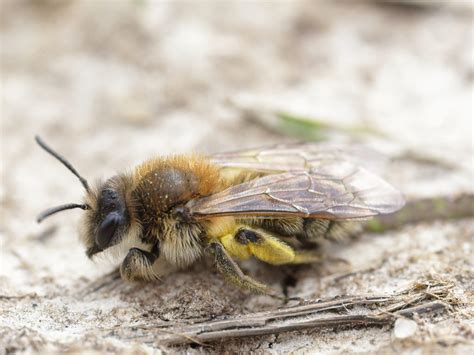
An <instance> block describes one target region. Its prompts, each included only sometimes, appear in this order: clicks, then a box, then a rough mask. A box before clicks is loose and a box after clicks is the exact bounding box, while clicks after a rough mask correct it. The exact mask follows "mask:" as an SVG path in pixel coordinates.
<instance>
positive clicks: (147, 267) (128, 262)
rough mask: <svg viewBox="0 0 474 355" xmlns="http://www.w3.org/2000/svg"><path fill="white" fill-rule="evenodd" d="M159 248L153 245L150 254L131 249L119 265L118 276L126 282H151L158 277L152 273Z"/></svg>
mask: <svg viewBox="0 0 474 355" xmlns="http://www.w3.org/2000/svg"><path fill="white" fill-rule="evenodd" d="M158 256H159V247H158V245H155V246H154V247H153V249H152V250H151V252H149V251H145V250H142V249H139V248H131V249H130V250H129V251H128V254H127V256H126V257H125V259H124V260H123V262H122V264H121V265H120V275H121V276H122V279H124V280H127V281H140V280H143V281H152V280H156V279H157V278H158V276H157V275H156V274H155V272H154V271H153V263H154V262H155V261H156V259H158Z"/></svg>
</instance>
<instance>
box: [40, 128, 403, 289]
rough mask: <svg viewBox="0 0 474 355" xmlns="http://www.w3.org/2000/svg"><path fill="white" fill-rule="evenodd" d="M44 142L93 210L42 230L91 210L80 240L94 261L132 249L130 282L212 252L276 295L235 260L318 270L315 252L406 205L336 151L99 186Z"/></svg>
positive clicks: (164, 169)
mask: <svg viewBox="0 0 474 355" xmlns="http://www.w3.org/2000/svg"><path fill="white" fill-rule="evenodd" d="M36 141H37V142H38V144H39V145H40V146H41V147H42V148H43V149H44V150H46V151H47V152H48V153H50V154H51V155H53V156H54V157H55V158H56V159H58V160H59V161H60V162H61V163H63V164H64V165H65V166H66V167H67V168H68V169H69V170H70V171H71V172H72V173H73V174H74V175H76V176H77V177H78V178H79V180H80V182H81V183H82V185H83V186H84V189H85V190H86V194H85V198H84V201H83V203H80V204H66V205H61V206H58V207H54V208H51V209H48V210H46V211H44V212H43V213H41V214H40V216H39V217H38V222H40V221H42V220H43V219H45V218H46V217H48V216H51V215H52V214H55V213H57V212H60V211H64V210H68V209H72V208H81V209H83V210H84V211H85V213H84V216H83V219H82V223H81V229H80V236H81V240H82V242H83V243H84V244H85V247H86V254H87V256H88V257H89V258H92V257H93V256H95V255H96V254H99V253H102V252H104V251H106V250H108V249H109V248H111V247H114V246H118V245H122V246H127V251H128V253H127V255H126V257H125V258H124V260H123V261H122V263H121V266H120V274H121V276H122V278H123V279H125V280H153V279H155V278H157V274H156V271H155V269H154V264H155V266H156V265H157V264H156V262H157V261H158V260H160V259H164V260H165V261H166V262H167V263H168V264H171V265H173V266H175V267H178V268H184V267H186V266H189V265H191V264H192V263H194V262H195V261H197V260H198V259H200V257H201V256H202V255H203V254H204V253H207V252H209V253H210V254H212V255H213V257H214V260H215V265H216V267H217V270H218V271H219V272H220V273H222V274H223V275H224V277H225V278H226V279H227V280H229V281H231V282H233V283H235V284H237V285H239V286H241V287H244V288H247V289H250V290H253V291H257V292H266V291H268V289H267V286H266V285H264V284H262V283H260V282H258V281H256V280H254V279H252V278H251V277H249V276H247V275H245V274H244V273H243V272H242V271H241V269H240V268H239V266H238V265H237V263H236V262H235V261H234V259H237V260H246V259H248V258H250V257H252V256H254V257H255V258H257V259H259V260H261V261H263V262H266V263H269V264H273V265H282V264H300V263H311V262H314V261H317V260H320V254H319V253H320V252H319V251H318V250H317V249H316V248H314V247H315V246H317V245H318V244H320V242H321V241H323V240H325V239H329V240H331V239H339V238H342V237H345V236H347V235H349V234H351V233H352V232H353V231H354V228H353V227H352V224H353V223H354V222H352V221H357V220H360V219H368V218H370V217H373V216H376V215H379V214H386V213H392V212H394V211H396V210H398V209H400V208H401V207H402V206H403V204H404V201H403V198H402V196H401V194H400V193H399V192H398V191H397V190H396V189H394V188H393V187H392V186H391V185H389V184H388V183H387V182H385V181H384V180H382V179H381V178H379V177H377V176H375V175H373V174H372V173H370V172H368V171H367V170H365V169H364V168H361V167H358V166H356V165H355V164H353V163H351V162H350V161H349V159H348V157H347V153H346V152H345V151H344V150H341V149H340V148H338V147H332V146H328V145H320V144H313V143H306V144H292V145H276V146H271V147H266V148H260V149H254V150H246V151H239V152H231V153H223V154H216V155H213V156H209V157H204V156H198V155H176V156H170V157H158V158H154V159H151V160H148V161H145V162H144V163H142V164H141V165H138V166H137V167H136V168H134V169H133V170H132V171H130V172H127V173H122V174H118V175H116V176H113V177H111V178H110V179H108V180H106V181H102V182H99V183H97V184H96V185H95V186H90V185H89V184H88V182H87V180H86V179H84V178H83V177H82V176H81V175H80V174H79V173H78V172H77V170H76V169H75V168H74V167H73V166H72V165H71V164H70V163H69V162H68V161H67V160H66V159H64V158H63V157H62V156H60V155H59V154H58V153H56V152H55V151H54V150H52V149H51V148H50V147H48V146H47V145H46V144H45V143H44V142H43V141H42V140H41V139H40V138H39V137H36Z"/></svg>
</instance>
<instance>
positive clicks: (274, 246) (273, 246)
mask: <svg viewBox="0 0 474 355" xmlns="http://www.w3.org/2000/svg"><path fill="white" fill-rule="evenodd" d="M222 242H223V244H224V246H225V247H226V248H227V249H230V250H231V251H233V250H235V249H238V247H237V246H239V247H240V248H246V249H247V250H248V252H249V253H250V254H251V255H254V256H255V257H256V258H257V259H259V260H262V261H264V262H266V263H269V264H273V265H282V264H289V263H291V262H292V261H293V260H294V259H295V251H294V250H293V248H292V247H290V246H289V245H288V244H286V243H285V242H283V241H282V240H281V239H279V238H277V237H276V236H273V235H271V234H269V233H267V232H264V231H262V230H257V229H251V228H249V227H246V226H244V227H240V228H238V229H237V231H236V232H235V234H234V236H233V237H232V238H225V237H224V238H223V240H222ZM226 244H229V246H227V245H226Z"/></svg>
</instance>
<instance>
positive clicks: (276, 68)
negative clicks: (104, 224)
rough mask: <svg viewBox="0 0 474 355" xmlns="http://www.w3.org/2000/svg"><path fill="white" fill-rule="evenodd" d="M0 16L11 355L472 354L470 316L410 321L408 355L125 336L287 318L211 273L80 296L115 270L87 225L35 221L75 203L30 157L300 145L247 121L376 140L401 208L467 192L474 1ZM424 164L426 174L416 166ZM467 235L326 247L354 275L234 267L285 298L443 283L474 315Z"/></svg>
mask: <svg viewBox="0 0 474 355" xmlns="http://www.w3.org/2000/svg"><path fill="white" fill-rule="evenodd" d="M1 7H2V9H1V20H2V21H1V35H2V39H1V81H2V87H1V98H2V101H1V105H2V106H1V118H2V119H1V186H0V188H1V190H0V199H1V224H0V241H1V243H2V244H1V253H0V258H1V259H0V261H1V269H0V353H11V352H26V353H36V352H49V351H58V352H65V351H73V352H76V351H98V352H118V351H126V352H137V353H140V352H141V353H160V352H161V351H166V350H168V351H177V350H179V351H190V352H207V351H211V352H212V351H223V350H228V351H237V350H241V351H251V350H256V351H260V352H276V353H279V352H289V351H297V352H315V353H318V352H319V353H348V352H364V353H398V352H400V351H409V352H411V353H416V354H420V353H430V352H437V353H455V352H457V353H465V352H468V351H469V350H472V347H473V344H474V343H473V333H474V330H473V326H474V325H473V322H472V314H473V311H472V308H469V307H460V308H459V309H457V310H455V311H453V312H451V313H450V314H445V315H443V316H439V317H435V318H427V319H419V320H417V322H418V330H417V332H416V333H415V334H414V335H413V336H411V337H409V338H407V339H404V340H400V339H397V338H396V337H395V335H394V332H393V330H392V329H391V328H369V329H346V330H337V331H333V330H328V331H314V330H308V331H301V332H292V333H286V334H285V333H284V334H279V335H271V336H261V337H254V338H245V339H240V340H235V341H226V342H225V343H213V344H210V345H209V346H208V347H201V346H192V347H191V346H189V347H188V346H183V347H178V348H169V349H167V348H165V347H163V346H160V344H144V343H141V342H140V341H139V340H136V339H133V337H134V334H135V333H134V331H133V326H134V325H137V324H141V325H143V324H144V325H147V326H153V324H154V322H157V321H163V320H165V321H170V322H173V321H178V320H181V319H193V318H203V317H204V318H209V317H223V316H227V315H236V314H242V313H248V312H255V311H259V310H264V309H275V308H277V307H279V306H281V305H282V302H281V301H278V300H275V299H274V298H270V297H268V296H259V295H253V294H250V293H248V292H245V291H241V290H238V289H236V288H235V287H233V286H231V285H228V284H225V283H224V282H223V280H222V279H221V278H220V277H219V275H218V274H217V273H216V272H215V271H214V270H213V269H212V268H210V267H209V266H208V265H207V264H206V262H203V263H202V264H199V265H196V266H195V267H193V268H192V269H190V270H185V271H181V272H178V273H176V274H174V275H173V276H172V277H168V278H165V279H163V280H162V281H161V282H155V283H151V284H141V283H135V284H125V283H121V282H119V283H116V284H115V286H114V287H113V288H110V287H108V288H107V287H106V288H102V289H100V290H98V291H97V292H92V293H87V294H84V292H82V291H83V290H84V289H87V287H88V285H90V284H91V283H92V282H94V280H96V279H97V278H99V277H100V276H101V275H104V274H105V273H107V272H108V271H110V270H111V269H112V268H113V267H114V265H110V264H104V263H96V264H94V263H92V262H91V261H89V260H88V259H87V258H86V256H85V254H84V250H83V248H82V246H81V245H80V244H79V242H78V238H77V232H76V230H77V222H78V215H79V214H80V213H79V212H77V211H76V212H70V213H64V214H62V215H61V216H58V217H57V218H55V219H51V220H49V221H48V222H46V223H44V224H42V225H37V224H36V223H35V216H36V214H37V213H38V212H39V211H41V210H42V209H44V208H45V207H49V206H52V205H55V204H59V203H64V202H72V201H78V200H79V199H80V198H81V187H80V185H79V184H78V183H77V181H76V180H75V178H74V177H73V176H72V175H71V174H70V173H68V172H67V171H66V170H65V169H64V168H63V167H61V166H60V165H59V164H57V163H56V162H55V161H53V160H52V159H51V158H50V157H48V156H47V155H45V153H44V152H42V151H41V150H40V149H39V148H38V147H37V146H35V144H34V141H33V136H34V135H35V134H41V135H42V136H43V137H44V138H45V139H47V140H48V141H49V142H50V144H51V145H53V146H54V147H56V148H57V149H58V150H59V151H61V152H62V153H63V154H64V155H65V156H67V157H68V158H69V159H70V160H71V161H72V162H74V164H75V165H76V166H77V167H78V169H79V170H80V171H81V172H82V174H84V175H85V176H86V177H88V178H89V179H93V178H99V177H106V176H110V175H111V174H113V173H114V172H116V171H121V170H123V169H126V168H127V167H130V166H133V165H134V164H137V163H139V162H140V161H142V160H143V159H145V158H147V157H151V156H154V155H156V154H168V153H177V152H189V151H198V152H203V153H209V152H217V151H220V150H230V149H236V148H244V147H253V146H258V145H262V144H269V143H275V142H285V141H290V140H292V139H294V138H290V137H287V136H285V135H282V134H279V133H276V132H275V131H274V130H272V129H269V128H268V127H266V126H264V125H262V124H260V123H259V122H260V121H258V122H256V121H255V120H248V119H247V118H248V117H247V116H246V115H244V114H243V111H244V110H243V109H249V108H250V109H252V110H256V111H257V112H267V111H275V110H280V111H285V112H290V113H293V114H296V115H302V116H305V117H310V118H311V117H314V118H317V119H319V120H322V121H324V122H327V123H330V124H338V125H351V124H365V125H368V126H370V127H372V128H374V129H376V130H377V131H379V132H382V133H383V135H378V136H364V137H358V138H357V141H358V142H363V143H365V144H367V145H369V146H371V147H374V148H376V149H378V150H380V151H382V152H383V153H385V154H386V155H387V156H388V157H391V158H393V157H398V158H397V159H391V160H389V162H388V163H387V164H385V165H384V166H383V168H382V169H381V171H380V173H381V174H383V175H384V176H385V177H386V178H387V179H388V180H389V181H391V182H392V183H393V184H395V185H396V186H398V187H399V188H400V189H401V190H402V191H403V192H404V194H405V195H406V197H407V199H408V200H414V199H417V198H421V197H427V196H456V195H459V194H462V193H472V192H473V190H474V187H473V183H472V181H473V180H472V179H473V176H474V175H473V174H474V167H473V158H472V157H473V153H474V148H473V135H474V131H473V124H472V117H473V115H472V114H473V112H472V103H471V99H472V92H473V91H472V90H473V79H474V75H473V73H474V68H473V54H472V53H473V48H472V43H473V42H472V41H473V38H472V20H473V18H472V6H471V5H470V4H469V2H452V3H450V4H445V5H440V4H423V5H403V6H402V5H396V4H392V5H380V4H373V3H371V2H338V3H334V2H305V1H297V2H293V5H291V6H290V5H289V4H288V3H283V2H265V3H264V2H260V3H257V4H251V3H250V2H239V3H237V2H235V3H234V2H230V1H226V2H219V3H214V4H212V3H209V2H177V3H167V2H158V1H147V0H142V1H92V0H91V1H77V2H73V3H69V2H61V1H55V0H42V1H25V0H21V1H13V0H10V1H7V0H4V1H2V2H1ZM330 138H331V139H332V140H337V141H352V140H354V137H348V136H347V135H344V134H334V135H331V136H330ZM407 152H408V153H410V154H406V153H407ZM413 152H416V156H417V157H419V156H422V157H424V158H426V157H429V159H414V158H413ZM400 157H405V158H403V159H401V158H400ZM51 228H55V229H54V230H53V231H52V232H51ZM473 236H474V220H473V218H469V219H464V220H457V221H439V222H430V223H424V224H419V225H412V226H405V227H403V228H401V229H400V230H396V231H389V232H387V233H383V234H378V235H377V234H364V235H361V236H360V237H359V238H357V239H355V240H354V241H352V242H351V243H349V244H348V245H344V246H338V247H334V248H332V252H333V253H334V256H336V257H342V258H344V259H346V260H347V261H349V262H350V265H344V264H340V263H334V262H326V263H324V264H322V265H318V266H316V265H314V266H304V267H297V268H295V267H292V268H288V267H281V268H275V267H273V268H272V267H265V266H261V265H257V264H256V263H248V264H244V265H243V268H244V270H245V271H247V272H249V273H250V274H252V275H254V276H255V277H257V278H258V279H260V280H264V281H265V282H267V283H269V284H270V285H271V286H272V287H273V288H275V289H277V290H280V291H281V292H282V294H283V291H284V290H286V292H287V293H288V294H289V295H290V296H298V297H305V298H324V297H332V296H336V295H342V294H366V293H369V294H371V293H391V292H394V291H396V290H400V289H403V288H405V287H407V286H408V285H410V284H412V283H413V282H416V281H419V280H423V279H426V278H439V279H442V280H445V281H446V282H450V283H452V284H453V285H454V288H453V292H454V294H455V295H456V297H459V299H461V300H464V301H467V300H468V299H469V298H471V300H472V294H473V286H474V285H473V264H472V257H473V251H472V248H473ZM257 266H258V267H257ZM374 266H376V267H374ZM367 268H369V269H370V271H369V272H362V273H356V274H354V275H350V276H348V277H343V278H338V277H337V276H338V275H343V274H345V273H348V272H350V271H351V270H364V269H367ZM288 280H291V282H288ZM111 329H113V331H110V330H111Z"/></svg>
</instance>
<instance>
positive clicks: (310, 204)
mask: <svg viewBox="0 0 474 355" xmlns="http://www.w3.org/2000/svg"><path fill="white" fill-rule="evenodd" d="M262 164H264V163H262ZM283 164H286V163H283ZM288 164H291V162H290V163H288ZM255 170H257V169H255ZM288 170H290V169H288ZM403 204H404V200H403V198H402V196H401V194H400V192H398V191H397V190H396V189H395V188H393V187H392V186H391V185H390V184H388V183H387V182H385V181H384V180H382V179H381V178H379V177H377V176H376V175H374V174H372V173H370V172H368V171H367V170H365V169H364V168H361V167H357V166H355V165H354V164H352V163H350V162H347V161H337V160H336V161H331V160H321V161H319V163H318V164H317V166H314V167H313V166H308V167H306V168H303V167H300V168H299V169H293V170H292V171H287V172H283V173H277V174H270V175H266V176H263V177H260V178H257V179H254V180H251V181H248V182H244V183H242V184H239V185H236V186H232V187H230V188H227V189H226V190H224V191H222V192H218V193H216V194H214V195H211V196H208V197H203V198H199V199H195V200H191V201H190V202H189V203H188V204H187V207H188V208H189V210H190V213H191V214H192V215H193V216H194V217H195V218H206V217H209V216H227V215H245V216H265V217H283V216H301V217H312V218H326V219H363V218H368V217H371V216H375V215H378V214H385V213H391V212H394V211H396V210H398V209H400V208H401V207H402V206H403Z"/></svg>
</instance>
